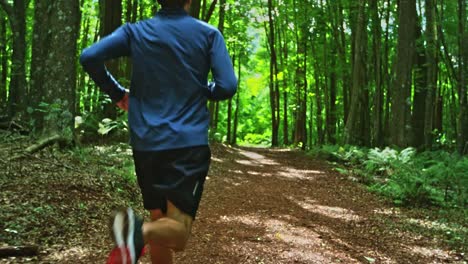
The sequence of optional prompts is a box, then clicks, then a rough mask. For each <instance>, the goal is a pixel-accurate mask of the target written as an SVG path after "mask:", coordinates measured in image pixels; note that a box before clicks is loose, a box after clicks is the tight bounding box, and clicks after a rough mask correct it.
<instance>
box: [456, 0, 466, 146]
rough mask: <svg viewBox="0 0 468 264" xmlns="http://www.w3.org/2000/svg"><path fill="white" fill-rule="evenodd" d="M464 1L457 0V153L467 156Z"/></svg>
mask: <svg viewBox="0 0 468 264" xmlns="http://www.w3.org/2000/svg"><path fill="white" fill-rule="evenodd" d="M466 23H467V22H466V0H458V65H459V67H458V76H459V77H458V100H459V109H460V110H459V113H458V129H457V132H458V133H457V145H458V152H459V153H460V154H462V155H465V154H468V98H467V97H468V94H467V92H468V89H467V87H466V86H467V83H466V78H468V50H467V49H468V40H467V38H468V30H467V29H466Z"/></svg>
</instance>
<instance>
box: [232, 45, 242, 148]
mask: <svg viewBox="0 0 468 264" xmlns="http://www.w3.org/2000/svg"><path fill="white" fill-rule="evenodd" d="M241 62H242V60H241V55H240V52H239V55H238V63H237V94H236V110H235V112H234V131H233V135H232V145H236V144H237V127H238V124H239V111H240V99H239V96H240V84H241V80H242V79H241V76H242V72H241V68H242V64H241Z"/></svg>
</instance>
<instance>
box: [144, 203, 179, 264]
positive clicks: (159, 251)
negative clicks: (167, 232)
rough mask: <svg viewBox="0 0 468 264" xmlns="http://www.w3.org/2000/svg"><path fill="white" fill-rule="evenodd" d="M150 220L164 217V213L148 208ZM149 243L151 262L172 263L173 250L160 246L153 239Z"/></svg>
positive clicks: (159, 263) (154, 263)
mask: <svg viewBox="0 0 468 264" xmlns="http://www.w3.org/2000/svg"><path fill="white" fill-rule="evenodd" d="M150 214H151V221H157V220H159V219H161V218H163V217H166V215H165V214H163V212H162V211H161V210H160V209H157V210H150ZM149 245H150V255H151V263H153V264H156V263H158V264H172V263H174V260H173V258H174V256H173V255H174V253H173V250H172V249H170V248H167V247H161V246H159V245H157V244H156V243H154V242H153V241H150V242H149Z"/></svg>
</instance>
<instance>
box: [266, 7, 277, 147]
mask: <svg viewBox="0 0 468 264" xmlns="http://www.w3.org/2000/svg"><path fill="white" fill-rule="evenodd" d="M273 8H274V7H273V0H268V31H269V34H268V45H269V49H270V81H269V87H270V107H271V133H272V135H271V145H272V146H273V147H276V146H278V143H279V141H278V129H279V120H278V112H277V111H278V106H279V102H278V100H277V98H278V92H277V87H278V85H277V80H276V76H277V73H278V63H277V59H276V48H275V28H274V21H273Z"/></svg>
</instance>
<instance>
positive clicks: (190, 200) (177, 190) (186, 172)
mask: <svg viewBox="0 0 468 264" xmlns="http://www.w3.org/2000/svg"><path fill="white" fill-rule="evenodd" d="M133 159H134V161H135V170H136V174H137V178H138V185H139V186H140V189H141V193H142V195H143V204H144V207H145V209H147V210H154V209H161V210H162V212H163V213H166V212H167V201H168V200H169V201H170V202H172V203H173V204H174V205H175V206H176V207H177V208H178V209H179V210H181V211H182V212H184V213H186V214H188V215H190V216H192V217H193V218H194V219H195V216H196V214H197V210H198V205H199V204H200V199H201V196H202V193H203V185H204V183H205V179H206V175H207V174H208V169H209V167H210V160H211V152H210V147H209V146H198V147H189V148H182V149H173V150H164V151H136V150H134V151H133Z"/></svg>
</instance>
